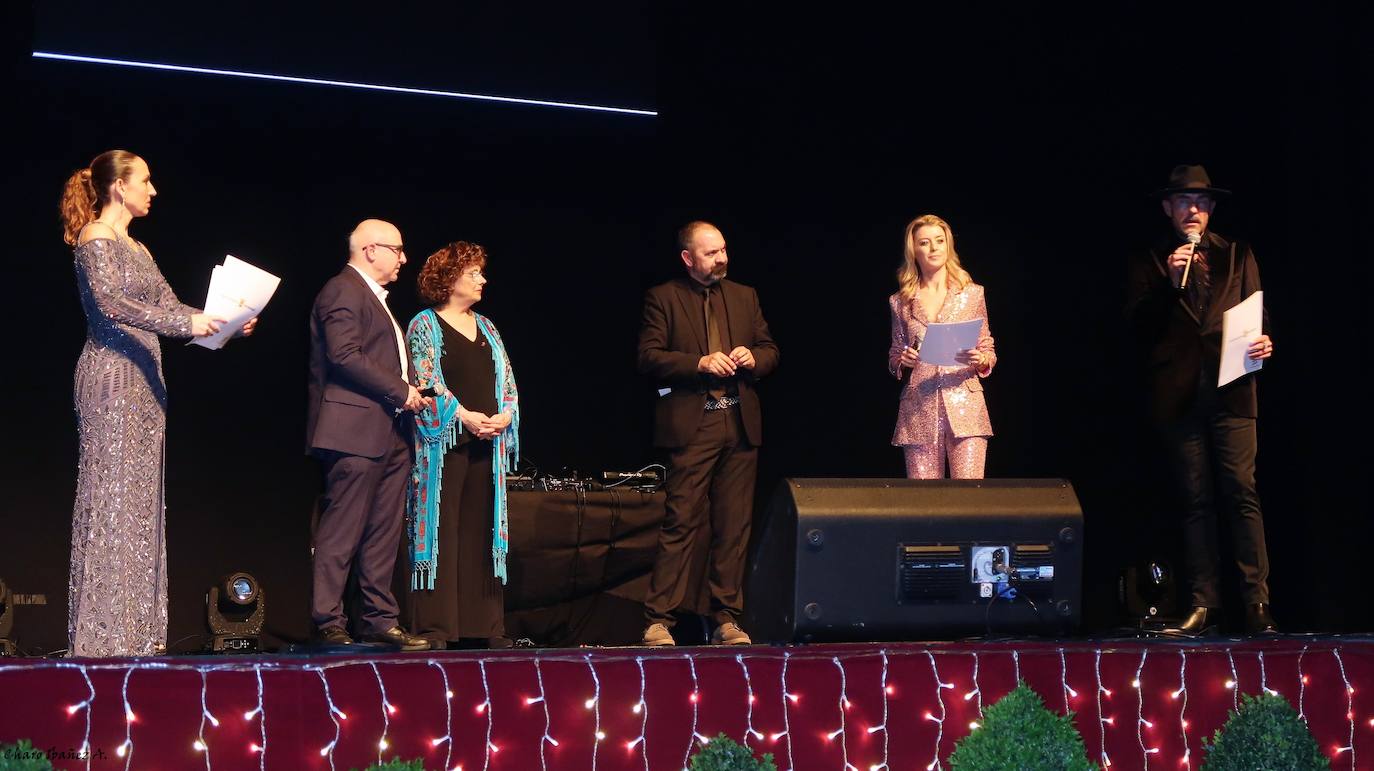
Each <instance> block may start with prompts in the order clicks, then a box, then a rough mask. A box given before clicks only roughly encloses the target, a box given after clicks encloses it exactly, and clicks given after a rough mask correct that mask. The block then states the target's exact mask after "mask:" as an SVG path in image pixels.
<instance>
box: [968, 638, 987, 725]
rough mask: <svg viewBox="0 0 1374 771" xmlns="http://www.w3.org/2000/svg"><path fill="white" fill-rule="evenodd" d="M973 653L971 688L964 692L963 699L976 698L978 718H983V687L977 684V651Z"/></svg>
mask: <svg viewBox="0 0 1374 771" xmlns="http://www.w3.org/2000/svg"><path fill="white" fill-rule="evenodd" d="M972 653H973V690H971V691H969V692H968V693H965V694H964V701H969V700H970V699H973V698H975V697H976V698H977V699H978V719H979V720H982V719H983V689H982V688H981V687H980V686H979V685H978V651H972Z"/></svg>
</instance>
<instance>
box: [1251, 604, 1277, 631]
mask: <svg viewBox="0 0 1374 771" xmlns="http://www.w3.org/2000/svg"><path fill="white" fill-rule="evenodd" d="M1245 633H1246V634H1252V635H1261V634H1278V633H1279V626H1278V624H1276V623H1274V617H1273V616H1271V615H1269V603H1267V602H1252V603H1250V604H1249V605H1246V606H1245Z"/></svg>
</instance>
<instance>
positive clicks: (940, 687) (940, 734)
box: [925, 650, 954, 771]
mask: <svg viewBox="0 0 1374 771" xmlns="http://www.w3.org/2000/svg"><path fill="white" fill-rule="evenodd" d="M925 654H926V658H928V659H930V671H931V674H933V675H935V686H936V687H935V697H936V701H938V702H939V703H940V717H938V718H937V717H935V715H933V714H931V713H929V712H927V713H926V720H934V721H935V724H936V730H935V758H934V759H933V760H931V761H930V765H928V766H926V771H938V769H942V768H944V766H942V765H941V764H940V740H941V739H943V738H944V736H945V718H946V717H949V713H948V712H947V711H946V710H945V689H946V688H953V687H954V683H946V682H944V681H943V680H941V679H940V670H939V669H937V668H936V667H935V654H933V653H931V652H930V651H929V650H927V651H926V652H925Z"/></svg>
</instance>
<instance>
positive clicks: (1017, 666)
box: [1011, 648, 1021, 683]
mask: <svg viewBox="0 0 1374 771" xmlns="http://www.w3.org/2000/svg"><path fill="white" fill-rule="evenodd" d="M1011 666H1012V669H1013V672H1014V674H1015V675H1016V682H1017V683H1020V682H1021V652H1020V651H1018V650H1016V649H1015V648H1012V649H1011Z"/></svg>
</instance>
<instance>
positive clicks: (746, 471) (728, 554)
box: [644, 407, 759, 627]
mask: <svg viewBox="0 0 1374 771" xmlns="http://www.w3.org/2000/svg"><path fill="white" fill-rule="evenodd" d="M758 458H759V451H758V448H757V447H752V446H750V445H749V440H748V439H746V438H745V435H744V426H743V425H742V424H741V422H740V416H739V410H738V408H734V407H732V408H730V409H724V410H712V411H709V412H707V413H706V414H705V415H703V416H702V419H701V426H700V427H699V428H698V429H697V434H696V436H695V437H693V439H692V441H691V443H689V444H688V445H687V446H685V447H679V448H677V449H675V450H673V451H672V452H671V453H670V454H669V457H668V474H667V478H666V479H665V480H664V490H665V492H666V493H667V500H666V501H665V504H664V507H665V509H666V514H665V516H664V519H663V529H662V531H660V533H659V537H658V558H657V559H656V560H655V561H654V572H653V575H652V576H651V577H650V580H649V593H648V595H647V596H646V597H645V598H644V610H645V614H644V615H645V618H646V619H647V621H648V623H650V624H654V623H659V624H664V625H666V626H669V627H671V626H672V625H673V616H672V612H673V611H674V610H676V609H677V608H679V607H680V606H682V605H683V604H684V603H685V602H686V600H687V588H688V587H689V586H691V585H692V584H693V582H692V580H691V577H692V576H693V575H700V573H701V563H702V561H703V560H705V561H706V576H707V580H708V581H709V584H710V588H711V616H712V619H713V620H714V621H715V622H716V623H717V624H723V623H726V622H729V621H738V619H739V616H740V613H741V612H742V611H743V608H744V589H743V583H744V558H745V551H746V550H747V549H748V546H749V528H750V526H751V524H752V521H753V506H754V478H755V477H756V476H757V473H758Z"/></svg>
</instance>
